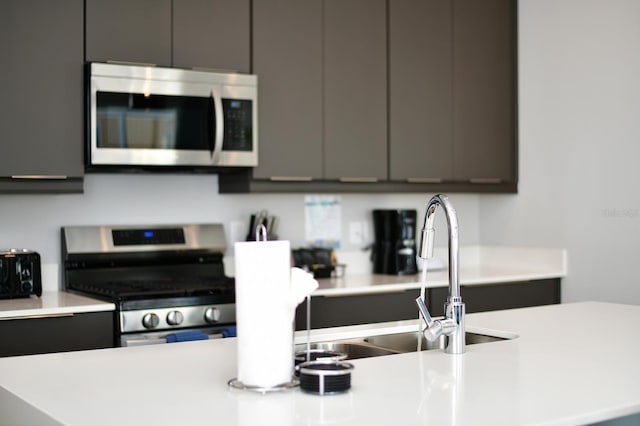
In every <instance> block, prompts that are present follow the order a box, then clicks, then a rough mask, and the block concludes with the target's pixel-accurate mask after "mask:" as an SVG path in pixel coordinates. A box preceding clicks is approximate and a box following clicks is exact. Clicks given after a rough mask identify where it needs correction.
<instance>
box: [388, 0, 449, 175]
mask: <svg viewBox="0 0 640 426" xmlns="http://www.w3.org/2000/svg"><path fill="white" fill-rule="evenodd" d="M452 27H453V21H452V7H451V2H450V1H441V0H427V1H421V0H394V1H391V2H389V177H390V179H391V180H395V181H407V182H412V183H421V182H432V183H438V182H441V181H443V180H451V179H453V154H454V149H453V143H452V141H453V98H452V93H453V40H452V37H451V35H452Z"/></svg>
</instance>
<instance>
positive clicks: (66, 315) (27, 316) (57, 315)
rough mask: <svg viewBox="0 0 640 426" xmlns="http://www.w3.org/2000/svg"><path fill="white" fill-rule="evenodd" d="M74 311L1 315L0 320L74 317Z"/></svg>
mask: <svg viewBox="0 0 640 426" xmlns="http://www.w3.org/2000/svg"><path fill="white" fill-rule="evenodd" d="M72 316H73V312H69V313H64V314H35V315H24V316H15V317H4V318H2V317H0V321H15V320H28V319H38V318H67V317H72Z"/></svg>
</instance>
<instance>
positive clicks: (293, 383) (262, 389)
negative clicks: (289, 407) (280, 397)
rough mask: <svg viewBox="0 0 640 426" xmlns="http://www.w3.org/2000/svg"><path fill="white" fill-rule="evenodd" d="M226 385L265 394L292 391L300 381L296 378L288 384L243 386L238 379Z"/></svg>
mask: <svg viewBox="0 0 640 426" xmlns="http://www.w3.org/2000/svg"><path fill="white" fill-rule="evenodd" d="M227 385H229V387H231V388H233V389H239V390H248V391H253V392H259V393H267V392H279V391H284V390H287V389H293V388H295V387H298V386H299V385H300V380H298V379H296V378H292V379H291V381H290V382H286V383H280V384H278V385H275V386H252V385H247V384H244V383H242V382H241V381H240V380H238V379H231V380H229V381H228V382H227Z"/></svg>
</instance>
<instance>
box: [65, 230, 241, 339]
mask: <svg viewBox="0 0 640 426" xmlns="http://www.w3.org/2000/svg"><path fill="white" fill-rule="evenodd" d="M225 250H226V242H225V236H224V230H223V227H222V225H220V224H181V225H132V226H122V225H119V226H70V227H64V228H62V263H63V268H62V270H63V282H64V287H65V290H67V291H70V292H75V293H79V294H83V295H86V296H90V297H94V298H98V299H102V300H106V301H110V302H113V303H114V304H115V305H116V312H115V314H116V321H115V323H116V325H115V327H116V328H115V330H114V335H115V342H114V345H115V346H132V345H141V344H152V343H154V344H155V343H167V342H176V341H183V340H200V339H208V338H214V337H233V336H234V335H235V331H234V330H235V312H236V310H235V282H234V279H233V278H231V277H227V276H226V275H225V273H224V262H223V255H224V252H225Z"/></svg>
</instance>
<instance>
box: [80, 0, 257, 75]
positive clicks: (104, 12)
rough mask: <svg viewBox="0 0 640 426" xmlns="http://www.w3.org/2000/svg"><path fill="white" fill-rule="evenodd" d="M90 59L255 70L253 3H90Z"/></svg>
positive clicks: (217, 0) (208, 0)
mask: <svg viewBox="0 0 640 426" xmlns="http://www.w3.org/2000/svg"><path fill="white" fill-rule="evenodd" d="M86 28H87V29H86V60H87V61H88V62H94V61H95V62H108V61H116V62H134V63H148V64H156V65H161V66H175V67H180V68H209V69H218V70H229V71H238V72H249V69H250V8H249V0H242V1H238V0H175V1H171V0H135V1H131V0H86Z"/></svg>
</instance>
